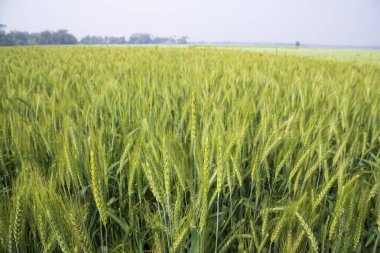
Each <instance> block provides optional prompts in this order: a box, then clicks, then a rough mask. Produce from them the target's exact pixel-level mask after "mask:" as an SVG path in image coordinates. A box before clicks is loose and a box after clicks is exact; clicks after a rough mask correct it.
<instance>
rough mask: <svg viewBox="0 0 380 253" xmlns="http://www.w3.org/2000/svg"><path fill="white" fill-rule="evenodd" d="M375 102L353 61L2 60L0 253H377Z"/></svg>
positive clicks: (375, 87) (221, 57)
mask: <svg viewBox="0 0 380 253" xmlns="http://www.w3.org/2000/svg"><path fill="white" fill-rule="evenodd" d="M337 57H338V58H339V55H338V56H337ZM377 59H379V58H377ZM379 90H380V64H378V61H375V62H374V60H373V59H370V60H368V61H365V59H363V57H362V58H361V60H360V61H358V62H355V61H352V60H351V57H350V58H345V59H344V60H339V59H338V60H334V59H331V57H329V58H326V57H306V56H302V55H293V54H284V53H278V54H277V52H276V54H274V53H269V52H265V51H262V50H230V49H224V48H202V47H183V48H178V47H10V48H0V252H17V253H22V252H103V253H104V252H247V253H249V252H314V253H316V252H379V251H380V92H379Z"/></svg>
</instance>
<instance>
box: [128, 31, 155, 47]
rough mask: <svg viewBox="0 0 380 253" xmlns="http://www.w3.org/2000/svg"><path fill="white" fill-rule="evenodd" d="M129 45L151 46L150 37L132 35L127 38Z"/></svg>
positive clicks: (139, 34)
mask: <svg viewBox="0 0 380 253" xmlns="http://www.w3.org/2000/svg"><path fill="white" fill-rule="evenodd" d="M129 43H130V44H152V36H151V35H150V34H149V33H134V34H132V35H131V36H130V37H129Z"/></svg>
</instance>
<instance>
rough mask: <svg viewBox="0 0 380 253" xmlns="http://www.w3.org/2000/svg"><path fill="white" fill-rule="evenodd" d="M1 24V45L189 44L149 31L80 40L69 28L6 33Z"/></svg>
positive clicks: (182, 38)
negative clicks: (127, 37)
mask: <svg viewBox="0 0 380 253" xmlns="http://www.w3.org/2000/svg"><path fill="white" fill-rule="evenodd" d="M4 27H5V26H4V25H0V46H20V45H74V44H87V45H88V44H98V45H102V44H187V39H188V38H187V37H186V36H183V37H179V38H176V37H156V36H153V35H151V34H149V33H135V34H132V35H131V36H130V37H129V40H126V39H125V37H124V36H120V37H114V36H91V35H87V36H85V37H83V38H81V39H80V40H78V39H77V38H76V37H75V36H74V35H73V34H71V33H69V31H68V30H64V29H61V30H58V31H43V32H39V33H28V32H20V31H10V32H8V33H6V32H5V31H4V30H3V28H4Z"/></svg>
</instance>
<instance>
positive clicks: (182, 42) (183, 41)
mask: <svg viewBox="0 0 380 253" xmlns="http://www.w3.org/2000/svg"><path fill="white" fill-rule="evenodd" d="M188 39H189V37H187V36H182V37H180V38H179V39H177V44H187V40H188Z"/></svg>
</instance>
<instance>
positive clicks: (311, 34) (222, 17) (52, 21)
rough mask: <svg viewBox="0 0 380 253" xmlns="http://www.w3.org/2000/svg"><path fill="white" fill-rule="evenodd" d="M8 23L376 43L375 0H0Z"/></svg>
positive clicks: (215, 37) (79, 31)
mask: <svg viewBox="0 0 380 253" xmlns="http://www.w3.org/2000/svg"><path fill="white" fill-rule="evenodd" d="M0 24H5V25H7V30H8V31H9V30H21V31H28V32H39V31H43V30H46V29H48V30H57V29H60V28H64V29H68V30H69V31H70V32H72V33H73V34H74V35H76V36H77V37H78V38H81V37H83V36H85V35H87V34H91V35H114V36H116V35H117V36H122V35H124V36H126V37H129V36H130V35H131V34H132V33H135V32H148V33H151V34H154V35H158V36H174V35H177V36H182V35H187V36H189V37H190V40H192V41H199V40H205V41H239V42H294V41H296V40H299V41H301V43H318V44H330V45H380V0H192V1H181V0H133V1H132V0H0Z"/></svg>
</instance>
